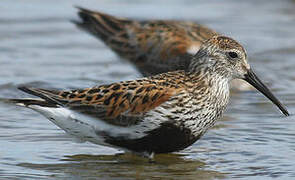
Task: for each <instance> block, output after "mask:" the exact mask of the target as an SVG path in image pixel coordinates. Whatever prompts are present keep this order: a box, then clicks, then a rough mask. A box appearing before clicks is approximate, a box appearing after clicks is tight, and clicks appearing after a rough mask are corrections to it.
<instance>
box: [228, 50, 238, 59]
mask: <svg viewBox="0 0 295 180" xmlns="http://www.w3.org/2000/svg"><path fill="white" fill-rule="evenodd" d="M227 54H228V56H229V57H230V58H232V59H235V58H238V57H239V56H238V54H237V53H236V52H232V51H231V52H228V53H227Z"/></svg>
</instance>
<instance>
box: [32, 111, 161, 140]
mask: <svg viewBox="0 0 295 180" xmlns="http://www.w3.org/2000/svg"><path fill="white" fill-rule="evenodd" d="M29 108H31V109H33V110H35V111H37V112H39V113H41V114H42V115H44V116H45V117H46V118H48V119H49V120H50V121H51V122H53V123H54V124H55V125H57V126H58V127H60V128H61V129H63V130H64V131H66V132H67V133H68V134H70V135H72V136H74V137H75V138H78V139H80V140H81V141H90V142H92V143H95V144H101V145H107V146H110V145H109V144H106V143H105V142H104V137H103V136H100V135H99V134H107V135H109V136H112V137H114V138H116V137H121V138H122V137H124V138H127V139H137V138H141V137H143V136H145V135H146V133H145V132H146V131H150V130H152V129H153V128H156V127H158V126H159V122H157V121H154V122H153V121H152V120H151V119H149V118H147V119H148V120H144V121H142V122H140V123H139V124H136V125H132V126H128V127H123V126H116V125H112V124H108V123H105V122H104V121H103V120H99V119H96V118H92V117H89V116H86V115H83V114H81V113H77V112H75V111H71V110H69V109H67V108H63V107H59V108H52V107H42V106H38V105H31V106H29Z"/></svg>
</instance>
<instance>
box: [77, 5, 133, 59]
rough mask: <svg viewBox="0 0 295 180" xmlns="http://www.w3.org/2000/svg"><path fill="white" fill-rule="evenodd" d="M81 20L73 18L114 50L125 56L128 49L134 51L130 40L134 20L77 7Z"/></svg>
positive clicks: (81, 26) (82, 27)
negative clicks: (131, 25)
mask: <svg viewBox="0 0 295 180" xmlns="http://www.w3.org/2000/svg"><path fill="white" fill-rule="evenodd" d="M77 8H78V9H79V12H78V15H79V17H80V18H81V21H76V20H72V22H73V23H74V24H76V25H77V26H78V27H79V28H81V29H83V30H85V31H86V32H89V33H90V34H92V35H94V36H96V37H97V38H99V39H101V40H102V41H103V42H104V43H105V44H106V45H108V46H109V47H110V48H111V49H112V50H113V51H115V52H116V53H118V54H119V55H120V56H124V55H125V54H126V51H133V49H134V48H133V47H131V45H130V43H129V40H130V37H129V33H128V31H129V30H130V27H127V26H128V25H130V24H132V23H134V21H131V20H128V19H123V18H119V17H114V16H111V15H108V14H104V13H101V12H94V11H91V10H88V9H84V8H81V7H77Z"/></svg>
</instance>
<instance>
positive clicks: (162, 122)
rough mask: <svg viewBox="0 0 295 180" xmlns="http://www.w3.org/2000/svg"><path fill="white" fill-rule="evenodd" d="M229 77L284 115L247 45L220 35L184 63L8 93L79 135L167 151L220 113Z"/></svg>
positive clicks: (146, 151)
mask: <svg viewBox="0 0 295 180" xmlns="http://www.w3.org/2000/svg"><path fill="white" fill-rule="evenodd" d="M232 79H243V80H246V81H247V82H249V83H250V84H251V85H253V86H254V87H255V88H256V89H258V90H259V91H260V92H262V93H263V94H264V95H265V96H266V97H268V98H269V99H270V100H271V101H272V102H273V103H274V104H276V105H277V106H278V107H279V109H280V110H281V111H282V112H283V113H284V114H285V115H286V116H287V115H289V113H288V111H287V109H286V108H285V107H284V106H283V105H282V104H281V103H280V101H279V100H278V99H277V98H276V97H275V96H274V95H273V94H272V93H271V92H270V90H269V89H268V88H267V87H266V86H265V85H264V84H263V83H262V82H261V81H260V80H259V79H258V77H257V76H256V75H255V74H254V72H253V71H252V70H251V68H250V65H249V64H248V62H247V55H246V52H245V50H244V48H243V47H242V46H241V45H240V44H239V43H238V42H236V41H235V40H233V39H231V38H228V37H225V36H214V37H212V38H211V39H209V40H207V41H206V42H205V43H204V44H203V45H202V46H201V48H200V50H199V51H198V52H197V54H196V55H195V56H193V57H192V58H191V59H190V63H189V66H188V68H186V69H185V70H178V71H173V72H168V73H163V74H159V75H155V76H151V77H148V78H142V79H138V80H132V81H124V82H119V83H113V84H109V85H102V86H96V87H93V88H88V89H81V90H70V91H53V90H46V89H37V88H28V87H20V88H19V89H20V90H23V91H24V92H27V93H29V94H32V95H35V96H38V97H40V98H41V99H10V100H8V101H9V102H12V103H16V104H17V105H21V106H25V107H28V108H31V109H33V110H35V111H37V112H39V113H41V114H43V115H44V116H45V117H47V118H48V119H49V120H50V121H52V122H53V123H54V124H56V125H57V126H59V127H60V128H61V129H63V130H65V131H66V132H67V133H69V134H71V135H73V136H75V137H77V138H80V139H81V140H85V141H90V142H92V143H96V144H101V145H105V146H111V147H116V148H121V149H123V150H129V151H132V152H136V153H140V154H153V153H168V152H174V151H179V150H182V149H184V148H186V147H188V146H190V145H191V144H193V143H194V142H195V141H197V140H198V139H199V138H200V137H201V136H202V135H203V134H204V133H205V132H206V131H207V130H208V129H209V128H210V127H211V126H213V125H214V123H215V122H216V121H217V119H219V118H220V117H221V115H222V114H223V112H224V110H225V108H226V106H227V104H228V100H229V82H230V81H231V80H232Z"/></svg>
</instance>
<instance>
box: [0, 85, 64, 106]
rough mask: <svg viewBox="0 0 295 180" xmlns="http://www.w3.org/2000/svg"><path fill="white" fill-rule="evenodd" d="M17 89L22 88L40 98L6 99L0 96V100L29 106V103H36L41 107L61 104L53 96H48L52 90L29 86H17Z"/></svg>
mask: <svg viewBox="0 0 295 180" xmlns="http://www.w3.org/2000/svg"><path fill="white" fill-rule="evenodd" d="M18 89H19V90H22V91H24V92H26V93H29V94H32V95H34V96H38V97H40V98H41V99H37V98H23V99H8V98H0V102H3V103H10V104H15V105H18V106H25V107H30V106H31V105H38V106H42V107H58V106H59V105H61V103H60V102H58V101H57V100H55V99H54V97H52V96H49V94H52V93H54V91H48V90H43V89H35V88H29V87H24V86H22V87H18Z"/></svg>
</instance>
